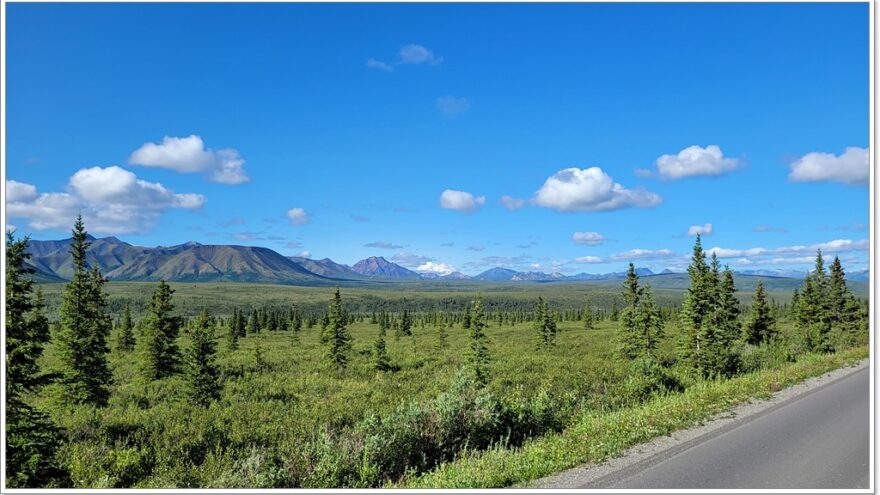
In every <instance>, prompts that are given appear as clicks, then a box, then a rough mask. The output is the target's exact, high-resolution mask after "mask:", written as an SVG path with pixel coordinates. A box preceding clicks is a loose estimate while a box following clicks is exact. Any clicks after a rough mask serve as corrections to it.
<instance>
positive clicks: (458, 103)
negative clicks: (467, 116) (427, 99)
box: [436, 95, 471, 115]
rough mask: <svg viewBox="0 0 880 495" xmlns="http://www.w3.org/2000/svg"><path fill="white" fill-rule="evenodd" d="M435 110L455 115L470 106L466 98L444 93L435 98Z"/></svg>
mask: <svg viewBox="0 0 880 495" xmlns="http://www.w3.org/2000/svg"><path fill="white" fill-rule="evenodd" d="M436 104H437V110H440V113H442V114H443V115H456V114H459V113H462V112H464V111H466V110H467V109H469V108H470V107H471V104H470V102H469V101H468V99H467V98H464V97H459V96H452V95H446V96H441V97H440V98H437V103H436Z"/></svg>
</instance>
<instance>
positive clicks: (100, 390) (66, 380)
mask: <svg viewBox="0 0 880 495" xmlns="http://www.w3.org/2000/svg"><path fill="white" fill-rule="evenodd" d="M72 237H73V238H72V239H71V243H70V255H71V257H72V259H73V268H74V272H73V277H72V279H71V281H70V282H69V283H68V284H67V285H65V287H64V293H63V295H62V300H61V310H60V313H61V327H60V330H59V332H58V333H57V335H55V343H56V347H57V350H58V358H59V362H60V369H59V375H60V380H59V381H60V383H61V385H62V386H63V390H64V393H65V396H66V398H67V399H68V400H70V401H71V402H73V403H76V404H83V403H89V404H94V405H97V406H104V405H106V404H107V399H108V398H109V397H110V391H109V384H110V381H111V379H112V374H111V372H110V367H109V365H108V363H107V353H108V351H109V349H108V348H107V336H108V335H109V333H110V328H111V320H110V315H109V314H107V298H106V294H105V293H104V291H103V285H104V283H105V279H104V277H103V276H102V275H101V273H100V271H98V269H97V268H95V269H94V270H92V271H89V268H88V263H87V262H86V251H87V250H88V248H89V245H90V244H91V243H90V242H89V240H88V234H87V233H86V230H85V226H84V225H83V222H82V216H78V217H77V219H76V223H74V226H73V236H72Z"/></svg>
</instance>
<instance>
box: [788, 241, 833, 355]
mask: <svg viewBox="0 0 880 495" xmlns="http://www.w3.org/2000/svg"><path fill="white" fill-rule="evenodd" d="M829 302H830V301H829V281H828V277H827V275H826V273H825V263H824V259H823V258H822V251H821V250H819V251H818V252H817V253H816V266H815V269H814V270H813V271H812V272H811V273H808V274H807V275H806V276H805V277H804V284H803V286H802V287H801V291H800V294H799V296H798V298H797V305H796V306H795V307H794V312H795V322H796V324H797V327H798V329H799V330H800V332H801V335H802V336H803V338H804V341H805V343H806V345H807V347H808V348H809V349H810V350H812V351H815V352H824V351H828V350H831V348H830V342H829V340H828V333H829V331H830V330H831V323H832V318H831V313H832V312H831V307H832V304H829Z"/></svg>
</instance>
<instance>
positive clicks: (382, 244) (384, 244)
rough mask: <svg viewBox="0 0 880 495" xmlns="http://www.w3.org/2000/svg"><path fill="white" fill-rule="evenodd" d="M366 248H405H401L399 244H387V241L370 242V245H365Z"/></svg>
mask: <svg viewBox="0 0 880 495" xmlns="http://www.w3.org/2000/svg"><path fill="white" fill-rule="evenodd" d="M364 247H371V248H381V249H400V248H402V247H403V246H400V245H398V244H392V243H390V242H385V241H375V242H370V243H368V244H364Z"/></svg>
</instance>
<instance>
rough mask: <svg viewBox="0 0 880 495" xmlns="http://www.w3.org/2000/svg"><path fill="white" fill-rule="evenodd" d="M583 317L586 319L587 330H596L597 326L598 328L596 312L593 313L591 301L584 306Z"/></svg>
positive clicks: (585, 326)
mask: <svg viewBox="0 0 880 495" xmlns="http://www.w3.org/2000/svg"><path fill="white" fill-rule="evenodd" d="M583 319H584V330H586V331H587V332H590V331H592V330H595V328H596V314H595V313H593V308H592V307H591V306H590V303H589V301H588V302H587V304H586V305H585V306H584V312H583Z"/></svg>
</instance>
